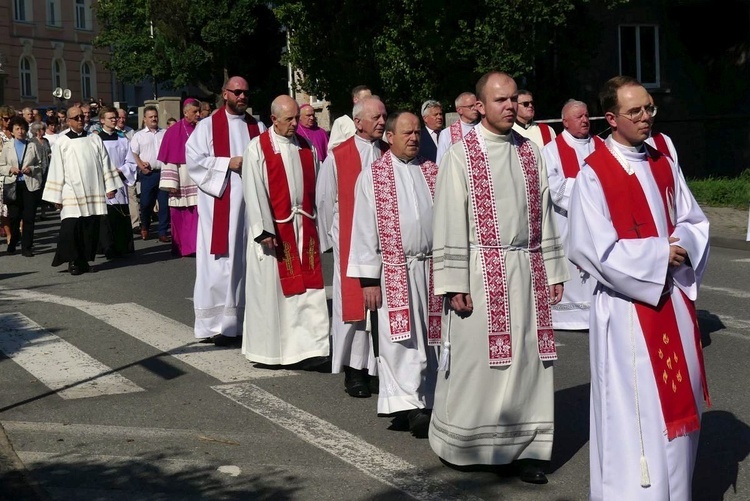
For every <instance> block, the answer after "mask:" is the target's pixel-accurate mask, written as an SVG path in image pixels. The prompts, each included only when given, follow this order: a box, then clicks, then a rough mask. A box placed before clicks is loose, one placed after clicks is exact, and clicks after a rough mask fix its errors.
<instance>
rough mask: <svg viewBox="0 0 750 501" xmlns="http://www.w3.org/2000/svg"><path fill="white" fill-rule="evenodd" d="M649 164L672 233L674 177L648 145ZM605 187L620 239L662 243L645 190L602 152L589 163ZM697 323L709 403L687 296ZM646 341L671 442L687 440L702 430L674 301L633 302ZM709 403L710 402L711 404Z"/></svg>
mask: <svg viewBox="0 0 750 501" xmlns="http://www.w3.org/2000/svg"><path fill="white" fill-rule="evenodd" d="M646 150H647V155H648V163H649V166H650V167H651V173H652V175H653V177H654V181H655V182H656V185H657V187H658V189H659V193H660V194H661V197H662V203H663V204H664V215H665V216H666V219H667V221H666V222H667V232H668V233H669V234H672V232H673V231H674V220H673V217H670V214H674V209H673V206H672V204H673V203H674V177H673V172H672V168H671V166H670V164H669V161H668V160H667V158H666V157H665V155H663V154H661V153H660V152H659V151H657V150H656V149H654V148H652V147H651V146H650V145H648V144H647V145H646ZM586 163H588V164H589V165H590V166H591V168H592V169H594V172H596V175H597V177H598V178H599V181H600V182H601V184H602V190H603V192H604V196H605V199H606V200H607V206H608V207H609V212H610V217H611V218H612V225H613V226H614V228H615V230H616V231H617V235H618V237H619V238H621V239H628V238H648V237H657V236H659V235H658V231H657V227H656V223H655V221H654V214H652V213H651V209H650V208H649V205H648V201H647V199H646V195H645V193H644V192H643V187H642V186H641V184H640V183H639V181H638V178H637V176H635V175H634V174H633V175H629V174H628V173H627V172H626V171H625V169H623V168H622V166H621V165H620V163H619V162H618V160H617V158H616V157H615V156H614V155H613V153H612V152H611V151H610V150H609V149H608V148H597V149H596V150H595V151H594V153H592V154H591V155H589V156H588V157H587V158H586ZM683 300H684V301H685V303H686V304H687V305H688V311H689V312H690V315H691V317H692V321H693V325H694V326H695V327H694V329H693V331H694V332H693V335H694V338H695V343H696V350H697V353H698V360H699V366H700V371H701V377H702V380H703V392H704V397H705V398H706V399H708V387H707V385H706V380H705V370H704V369H703V351H702V348H701V345H700V332H699V331H698V327H697V326H698V322H697V318H696V316H695V309H694V307H693V306H692V301H690V300H689V299H688V298H687V296H685V295H684V293H683ZM633 304H634V306H635V311H636V314H637V315H638V321H639V323H640V326H641V330H642V331H643V337H644V340H645V342H646V347H647V349H648V353H649V358H650V359H651V366H652V368H653V371H654V378H655V379H656V386H657V389H658V392H659V401H660V403H661V410H662V415H663V416H664V421H665V423H666V426H667V438H668V439H669V440H672V439H674V438H676V437H679V436H683V435H687V434H688V433H691V432H693V431H696V430H698V429H699V428H700V419H699V418H698V411H697V408H696V403H695V399H694V398H693V390H692V387H691V384H690V374H689V372H688V366H687V363H686V362H685V353H684V350H683V347H682V340H681V338H680V332H679V328H678V325H677V319H676V316H675V311H674V305H673V303H672V295H671V294H665V295H663V296H662V297H661V299H660V301H659V304H658V305H656V306H651V305H647V304H644V303H641V302H639V301H635V300H634V301H633ZM707 401H708V400H707Z"/></svg>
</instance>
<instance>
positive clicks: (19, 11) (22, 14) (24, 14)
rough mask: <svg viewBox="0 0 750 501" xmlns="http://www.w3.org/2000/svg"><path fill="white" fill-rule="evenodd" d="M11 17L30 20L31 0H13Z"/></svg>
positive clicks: (24, 20) (16, 19) (23, 20)
mask: <svg viewBox="0 0 750 501" xmlns="http://www.w3.org/2000/svg"><path fill="white" fill-rule="evenodd" d="M13 19H14V20H15V21H22V22H27V23H29V22H31V0H13Z"/></svg>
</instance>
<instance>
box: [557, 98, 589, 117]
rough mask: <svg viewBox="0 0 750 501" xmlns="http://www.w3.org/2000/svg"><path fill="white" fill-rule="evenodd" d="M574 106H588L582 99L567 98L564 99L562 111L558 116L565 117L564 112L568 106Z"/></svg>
mask: <svg viewBox="0 0 750 501" xmlns="http://www.w3.org/2000/svg"><path fill="white" fill-rule="evenodd" d="M574 106H581V107H583V108H586V109H588V108H589V106H588V105H587V104H586V103H584V102H583V101H579V100H577V99H568V100H567V101H565V104H563V107H562V111H561V112H560V118H565V112H566V111H568V110H569V109H570V108H573V107H574Z"/></svg>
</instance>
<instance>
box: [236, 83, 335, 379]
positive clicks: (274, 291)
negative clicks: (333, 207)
mask: <svg viewBox="0 0 750 501" xmlns="http://www.w3.org/2000/svg"><path fill="white" fill-rule="evenodd" d="M271 120H272V121H273V126H272V127H271V128H270V129H269V130H268V131H267V132H265V133H263V134H261V135H260V136H259V137H257V138H255V139H253V141H252V142H251V143H250V144H249V145H248V147H247V149H246V150H245V154H244V158H243V165H244V171H243V178H242V179H243V182H244V185H245V203H246V204H247V220H248V239H247V247H246V252H247V275H246V276H247V280H246V281H247V288H248V290H249V291H257V293H255V294H249V295H248V298H247V307H246V309H245V328H244V333H243V342H242V353H243V354H244V355H245V356H246V357H247V359H248V360H250V361H251V362H259V363H262V364H265V365H294V364H301V366H302V367H303V368H315V367H316V366H319V365H322V363H323V362H325V361H327V359H328V354H329V346H330V344H329V340H328V330H329V319H328V305H327V302H326V292H325V288H324V285H323V272H322V268H321V263H320V241H319V239H318V231H317V228H316V224H315V218H316V210H315V182H316V176H317V172H318V167H319V164H318V158H317V155H316V152H315V148H313V146H312V145H311V144H310V142H309V141H308V140H307V139H305V138H303V137H302V136H300V135H299V134H296V128H297V124H298V121H299V106H298V105H297V102H296V101H294V99H292V98H291V97H289V96H286V95H282V96H279V97H277V98H276V99H274V100H273V102H272V103H271Z"/></svg>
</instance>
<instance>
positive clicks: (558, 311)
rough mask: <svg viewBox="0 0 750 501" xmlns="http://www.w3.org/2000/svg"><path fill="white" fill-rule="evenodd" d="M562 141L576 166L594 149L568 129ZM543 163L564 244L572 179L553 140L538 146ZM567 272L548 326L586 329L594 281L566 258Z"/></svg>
mask: <svg viewBox="0 0 750 501" xmlns="http://www.w3.org/2000/svg"><path fill="white" fill-rule="evenodd" d="M562 137H563V138H564V139H565V142H566V143H567V144H568V146H570V147H571V148H573V149H574V150H575V152H576V157H577V158H578V165H579V166H581V165H583V161H584V160H585V158H586V157H587V156H589V155H590V154H591V153H592V152H593V151H594V146H595V145H596V143H595V142H594V139H593V138H591V137H588V138H585V139H578V138H575V137H573V136H572V135H571V134H570V133H569V132H568V131H563V132H562ZM542 156H543V157H544V162H545V163H546V164H547V175H548V176H549V191H550V194H551V195H552V203H553V204H554V207H555V222H556V223H557V231H558V232H559V233H560V240H561V241H562V242H563V246H564V244H565V238H566V237H567V235H568V205H569V204H570V192H571V191H572V190H573V186H575V181H576V180H575V178H566V177H565V173H564V172H563V167H562V163H561V161H560V152H559V150H558V147H557V142H556V141H554V140H553V141H551V142H550V143H549V144H547V146H545V147H544V148H543V149H542ZM568 273H569V274H570V280H569V281H568V282H566V283H565V290H564V292H563V298H562V301H560V302H559V303H557V304H556V305H553V306H552V326H553V327H554V328H555V329H566V330H588V328H589V308H590V307H591V299H592V295H593V293H594V287H596V280H594V279H593V278H591V275H589V274H588V273H586V272H585V271H583V270H581V269H579V268H578V267H577V266H576V265H574V264H573V263H571V262H570V261H568Z"/></svg>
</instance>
